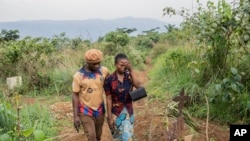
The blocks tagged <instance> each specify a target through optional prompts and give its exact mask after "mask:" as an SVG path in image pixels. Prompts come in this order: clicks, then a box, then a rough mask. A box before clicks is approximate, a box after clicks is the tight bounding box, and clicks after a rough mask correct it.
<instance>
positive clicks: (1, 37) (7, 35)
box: [0, 29, 20, 42]
mask: <svg viewBox="0 0 250 141" xmlns="http://www.w3.org/2000/svg"><path fill="white" fill-rule="evenodd" d="M18 33H19V31H18V30H6V29H3V30H2V31H1V33H0V41H7V42H8V41H11V40H17V39H18V38H19V37H20V35H18Z"/></svg>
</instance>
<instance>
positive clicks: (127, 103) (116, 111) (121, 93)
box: [104, 53, 141, 141]
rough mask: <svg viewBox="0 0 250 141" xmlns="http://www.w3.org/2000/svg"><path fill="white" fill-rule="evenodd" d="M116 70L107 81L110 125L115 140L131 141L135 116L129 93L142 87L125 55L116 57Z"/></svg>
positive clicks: (105, 87)
mask: <svg viewBox="0 0 250 141" xmlns="http://www.w3.org/2000/svg"><path fill="white" fill-rule="evenodd" d="M115 67H116V70H115V71H114V72H113V73H112V74H111V75H110V76H109V77H107V78H106V79H105V82H104V90H105V93H106V99H107V114H108V124H109V127H110V129H111V131H112V135H113V138H114V140H121V141H130V140H132V137H133V124H134V114H133V106H132V99H131V97H130V95H129V91H131V90H132V88H133V87H135V88H139V87H141V83H140V82H139V81H138V79H137V76H136V75H135V73H134V71H133V69H132V66H131V64H130V62H129V61H128V58H127V56H126V55H125V54H122V53H120V54H118V55H116V56H115Z"/></svg>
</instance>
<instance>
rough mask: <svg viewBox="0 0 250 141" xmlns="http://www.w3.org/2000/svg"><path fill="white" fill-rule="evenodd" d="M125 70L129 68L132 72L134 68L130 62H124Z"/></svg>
mask: <svg viewBox="0 0 250 141" xmlns="http://www.w3.org/2000/svg"><path fill="white" fill-rule="evenodd" d="M124 65H125V68H127V69H128V70H129V71H131V70H132V66H131V64H130V62H129V61H126V62H124Z"/></svg>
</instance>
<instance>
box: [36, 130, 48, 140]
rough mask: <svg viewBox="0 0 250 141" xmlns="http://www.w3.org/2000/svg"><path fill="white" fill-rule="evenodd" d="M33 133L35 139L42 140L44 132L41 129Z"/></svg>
mask: <svg viewBox="0 0 250 141" xmlns="http://www.w3.org/2000/svg"><path fill="white" fill-rule="evenodd" d="M33 134H34V139H35V141H43V140H44V139H45V134H44V132H43V131H42V130H35V131H34V132H33Z"/></svg>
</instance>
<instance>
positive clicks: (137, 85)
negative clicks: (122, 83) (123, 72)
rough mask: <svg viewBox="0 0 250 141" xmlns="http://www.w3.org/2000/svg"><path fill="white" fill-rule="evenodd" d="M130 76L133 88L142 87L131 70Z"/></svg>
mask: <svg viewBox="0 0 250 141" xmlns="http://www.w3.org/2000/svg"><path fill="white" fill-rule="evenodd" d="M130 75H131V77H132V80H133V84H134V86H135V87H136V88H139V87H142V84H141V82H140V81H139V80H138V78H137V76H136V74H135V73H134V71H133V70H132V69H131V70H130Z"/></svg>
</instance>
